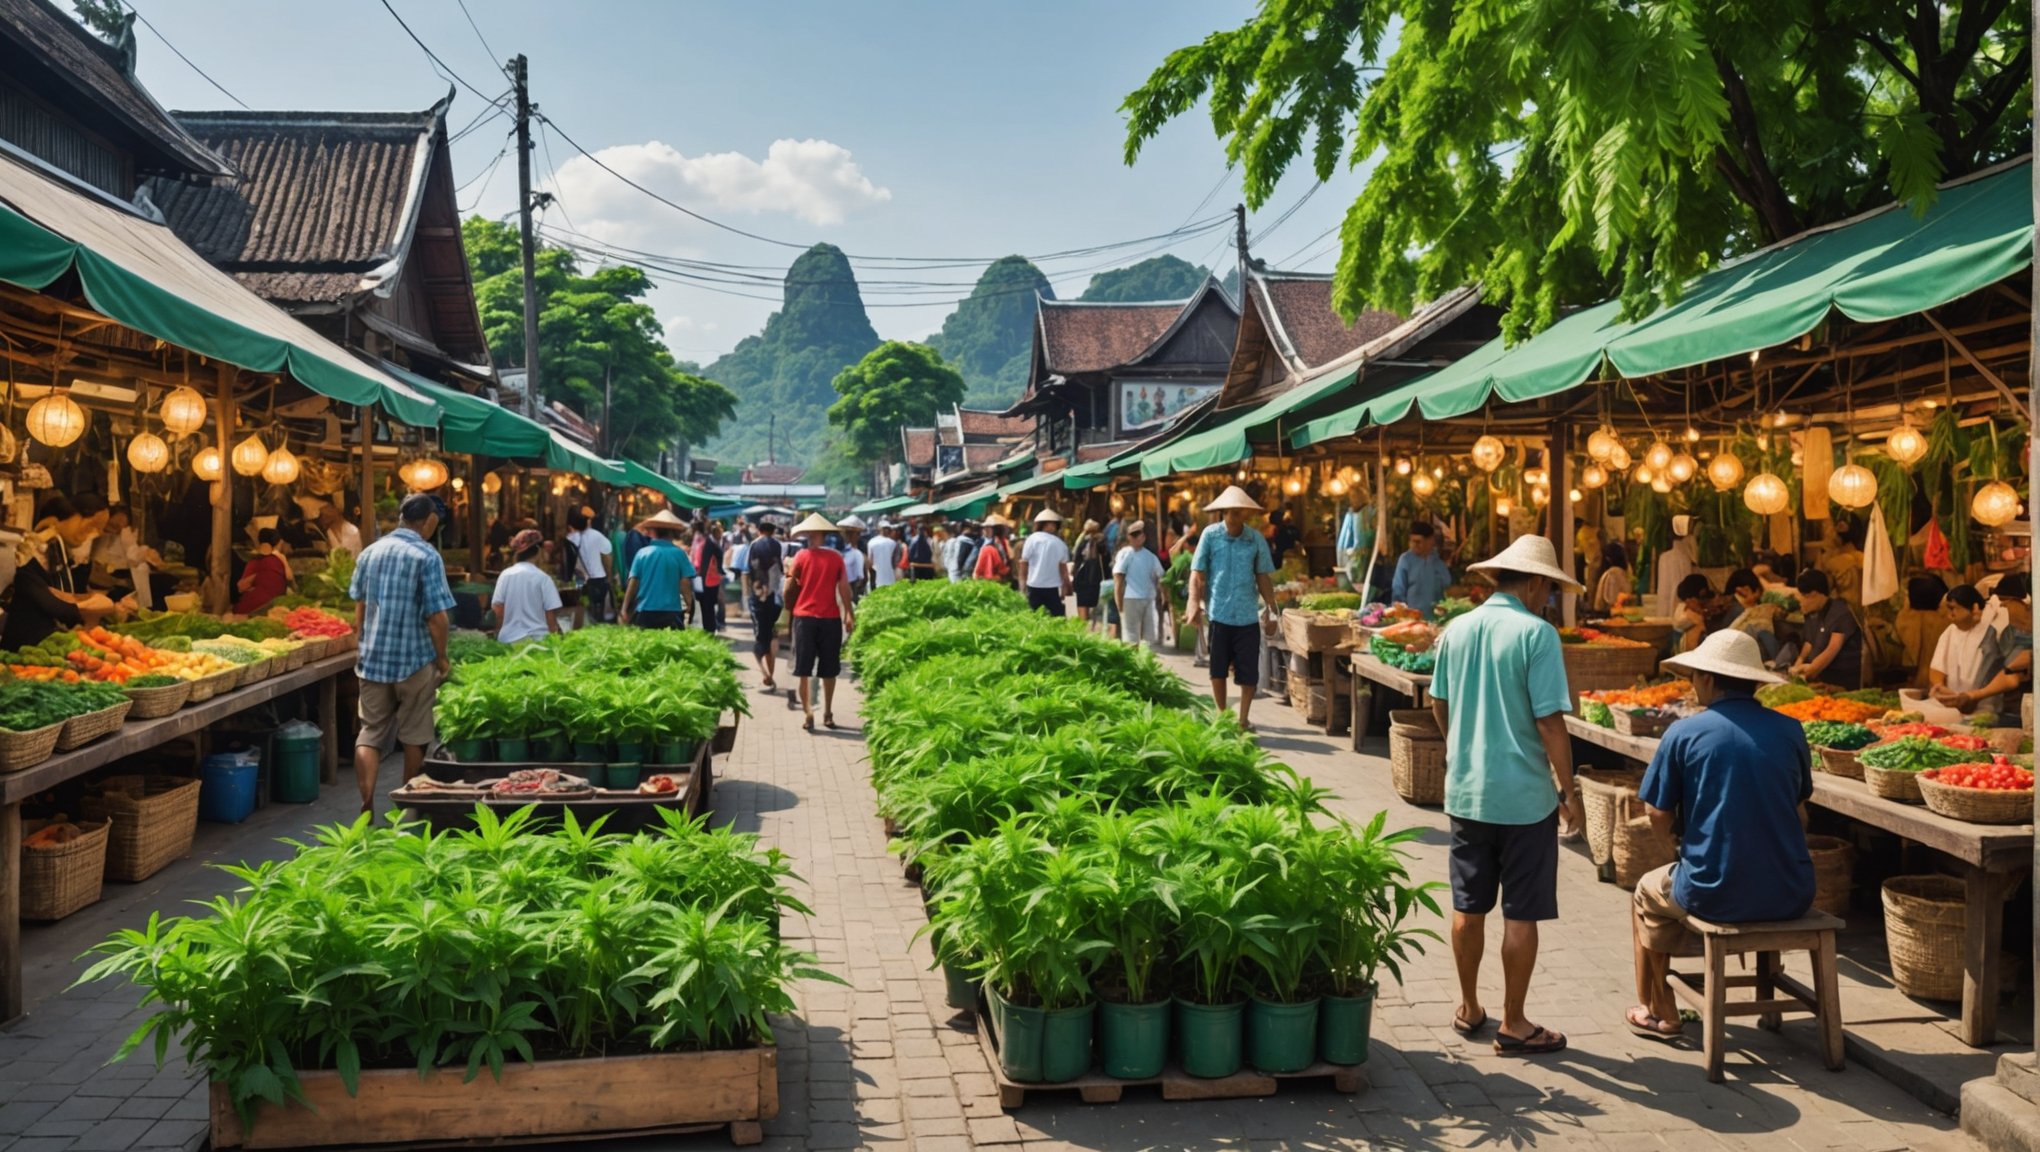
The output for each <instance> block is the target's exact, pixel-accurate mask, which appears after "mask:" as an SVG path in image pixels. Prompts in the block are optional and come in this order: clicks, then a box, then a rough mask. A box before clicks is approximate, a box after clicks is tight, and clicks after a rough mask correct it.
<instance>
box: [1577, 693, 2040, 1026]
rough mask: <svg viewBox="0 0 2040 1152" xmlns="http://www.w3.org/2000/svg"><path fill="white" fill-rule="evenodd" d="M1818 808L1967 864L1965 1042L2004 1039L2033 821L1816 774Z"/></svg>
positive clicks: (1641, 755) (1635, 753)
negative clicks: (1897, 796) (1910, 799)
mask: <svg viewBox="0 0 2040 1152" xmlns="http://www.w3.org/2000/svg"><path fill="white" fill-rule="evenodd" d="M1565 726H1566V729H1567V731H1569V732H1571V733H1572V735H1573V738H1574V739H1577V740H1582V741H1585V742H1586V743H1589V744H1594V745H1598V746H1599V747H1602V748H1606V749H1609V750H1611V751H1614V752H1617V753H1620V754H1621V755H1623V756H1627V757H1629V758H1630V759H1632V760H1637V761H1640V762H1642V763H1645V764H1648V763H1650V759H1651V757H1652V756H1654V755H1656V754H1657V746H1658V740H1657V738H1656V737H1652V736H1624V735H1623V734H1622V733H1620V732H1617V731H1615V730H1613V729H1611V728H1602V727H1600V726H1599V725H1596V724H1590V723H1588V722H1587V721H1585V720H1582V719H1580V718H1579V717H1578V716H1573V715H1567V716H1566V718H1565ZM1812 802H1813V803H1815V804H1818V805H1820V806H1821V807H1822V808H1825V809H1827V810H1828V811H1830V812H1837V813H1840V814H1841V815H1843V816H1847V817H1849V818H1850V819H1852V820H1860V821H1862V822H1863V823H1865V824H1868V825H1870V826H1872V827H1874V828H1881V829H1883V830H1885V831H1886V832H1890V833H1891V834H1893V835H1895V836H1899V837H1902V838H1903V839H1906V840H1911V841H1913V842H1914V843H1917V844H1924V845H1926V846H1927V847H1929V848H1932V849H1935V850H1936V851H1939V852H1944V853H1946V854H1947V855H1949V856H1950V857H1953V858H1954V859H1955V860H1956V861H1957V862H1959V863H1960V864H1961V865H1962V869H1963V875H1962V882H1963V891H1964V894H1965V896H1966V899H1967V903H1968V907H1967V909H1966V910H1965V916H1964V920H1963V922H1964V927H1965V931H1966V933H1967V936H1968V939H1967V940H1966V941H1965V943H1964V947H1963V971H1962V1040H1963V1042H1964V1043H1966V1044H1969V1045H1972V1046H1974V1047H1978V1048H1981V1047H1983V1046H1985V1045H1987V1044H1991V1043H1994V1042H1995V1041H1996V1040H1997V1038H1998V1031H1997V1008H1998V982H1999V980H2000V978H2001V976H2002V973H2001V967H2000V964H1999V950H2000V947H2001V946H2002V944H2003V942H2004V931H2005V897H2006V896H2008V895H2009V894H2010V893H2011V891H2012V889H2014V888H2016V887H2018V884H2019V881H2021V880H2022V879H2024V878H2025V876H2026V874H2027V873H2028V872H2030V871H2031V870H2032V867H2033V826H2032V825H2031V824H1968V823H1964V822H1963V821H1960V820H1950V819H1949V818H1948V817H1946V816H1942V815H1939V814H1938V813H1935V812H1930V811H1928V810H1927V809H1926V808H1925V807H1924V806H1923V805H1919V804H1901V803H1899V802H1898V801H1896V800H1886V799H1884V798H1883V797H1881V796H1876V795H1873V794H1872V793H1871V791H1870V789H1869V787H1868V786H1867V785H1865V784H1864V783H1863V782H1862V781H1861V780H1851V779H1849V778H1847V777H1845V776H1834V775H1830V774H1828V773H1826V772H1822V771H1820V770H1819V769H1818V768H1817V767H1816V768H1815V770H1814V773H1813V800H1812Z"/></svg>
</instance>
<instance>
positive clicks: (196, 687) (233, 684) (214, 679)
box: [191, 665, 241, 700]
mask: <svg viewBox="0 0 2040 1152" xmlns="http://www.w3.org/2000/svg"><path fill="white" fill-rule="evenodd" d="M201 685H209V687H201ZM240 686H241V668H240V666H239V665H235V666H234V667H232V668H229V669H227V670H226V671H224V672H215V673H213V674H212V675H210V676H205V677H202V678H200V679H198V680H194V681H192V687H191V698H192V699H193V700H209V699H211V698H212V697H214V696H224V695H226V694H227V693H229V692H232V691H233V690H234V689H236V688H239V687H240ZM200 693H204V695H200Z"/></svg>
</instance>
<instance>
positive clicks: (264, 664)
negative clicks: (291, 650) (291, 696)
mask: <svg viewBox="0 0 2040 1152" xmlns="http://www.w3.org/2000/svg"><path fill="white" fill-rule="evenodd" d="M248 667H249V668H251V669H253V671H252V672H251V673H250V674H249V676H248V679H247V681H246V682H247V683H249V684H254V683H257V682H259V681H263V680H267V679H269V678H270V677H271V676H274V675H276V674H277V673H278V672H281V671H283V657H281V656H265V657H263V658H262V659H260V660H257V661H255V662H254V663H253V664H250V665H248Z"/></svg>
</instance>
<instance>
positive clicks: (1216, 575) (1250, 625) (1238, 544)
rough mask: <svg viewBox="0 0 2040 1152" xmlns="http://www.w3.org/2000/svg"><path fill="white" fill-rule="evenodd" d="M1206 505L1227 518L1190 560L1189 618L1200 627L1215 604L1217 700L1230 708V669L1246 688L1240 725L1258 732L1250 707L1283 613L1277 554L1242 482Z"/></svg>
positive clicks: (1212, 636) (1213, 692)
mask: <svg viewBox="0 0 2040 1152" xmlns="http://www.w3.org/2000/svg"><path fill="white" fill-rule="evenodd" d="M1204 510H1205V511H1206V512H1219V513H1223V514H1224V519H1222V520H1220V521H1219V522H1218V523H1216V524H1213V525H1210V526H1209V527H1207V528H1205V530H1204V534H1203V535H1201V536H1199V537H1198V538H1197V554H1196V556H1195V557H1194V558H1193V559H1192V560H1191V561H1190V607H1189V611H1188V612H1187V613H1185V615H1184V617H1183V622H1184V623H1185V624H1188V625H1190V626H1191V627H1192V628H1195V627H1196V626H1197V620H1198V617H1199V616H1200V615H1202V614H1203V613H1204V612H1205V610H1206V608H1207V607H1208V608H1209V610H1210V614H1211V631H1210V633H1209V635H1208V636H1207V639H1208V641H1209V644H1208V645H1207V647H1209V648H1210V650H1211V699H1212V700H1213V702H1215V703H1216V704H1217V705H1218V710H1219V711H1220V712H1223V711H1225V674H1226V671H1227V669H1228V668H1230V669H1231V671H1232V677H1233V683H1234V684H1237V685H1239V689H1240V727H1241V728H1244V729H1246V730H1247V731H1249V732H1252V731H1253V730H1254V726H1253V724H1251V723H1250V722H1248V720H1247V710H1248V709H1249V708H1251V707H1252V706H1253V703H1254V688H1255V686H1256V685H1258V684H1260V682H1261V632H1267V633H1270V634H1272V633H1273V632H1274V631H1275V620H1276V616H1277V613H1276V611H1275V582H1274V581H1273V580H1270V579H1269V578H1268V577H1269V573H1271V572H1273V571H1275V558H1274V557H1273V556H1272V555H1270V554H1269V551H1268V540H1267V538H1266V537H1264V536H1262V535H1261V534H1260V533H1259V532H1256V531H1254V530H1253V529H1251V528H1249V527H1247V513H1249V512H1259V511H1260V510H1261V506H1260V505H1259V504H1256V503H1254V498H1253V497H1251V496H1249V495H1247V494H1246V493H1245V492H1243V491H1241V490H1240V488H1239V486H1238V485H1234V486H1232V487H1229V488H1227V489H1226V490H1225V492H1224V493H1222V494H1221V495H1220V496H1219V498H1218V499H1216V500H1213V501H1212V502H1211V503H1209V504H1206V505H1205V506H1204ZM1257 595H1258V597H1259V599H1260V601H1261V603H1263V604H1266V605H1267V606H1268V612H1267V615H1265V616H1263V615H1261V614H1260V611H1259V608H1258V606H1257V605H1256V604H1255V598H1256V596H1257ZM1207 602H1208V603H1207ZM1256 624H1259V626H1260V627H1259V630H1258V631H1257V630H1256V628H1255V625H1256Z"/></svg>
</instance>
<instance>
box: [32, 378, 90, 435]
mask: <svg viewBox="0 0 2040 1152" xmlns="http://www.w3.org/2000/svg"><path fill="white" fill-rule="evenodd" d="M28 434H29V435H30V436H32V437H34V438H35V440H36V441H37V442H38V443H41V444H47V445H49V446H50V447H52V448H62V447H63V446H64V445H66V444H69V443H70V442H71V441H73V440H76V439H77V438H78V437H80V436H83V435H84V434H85V410H84V409H83V408H80V407H78V402H77V401H76V400H73V399H71V394H70V393H69V392H66V391H63V390H61V389H60V390H58V391H55V392H52V393H50V394H49V395H47V396H45V397H43V398H42V399H40V400H38V401H36V402H35V403H34V404H31V405H29V409H28Z"/></svg>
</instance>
